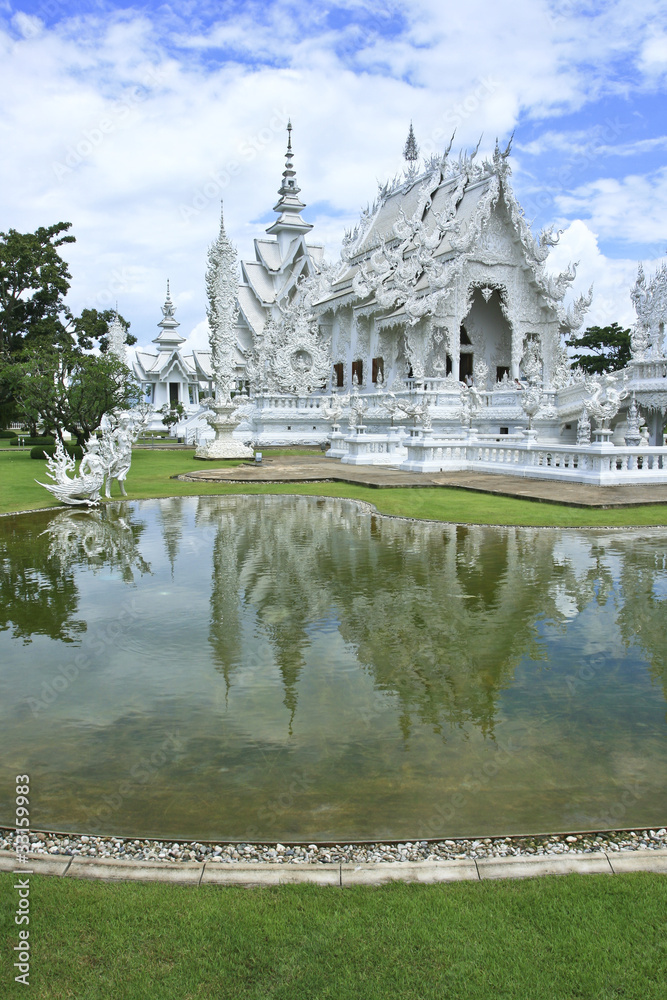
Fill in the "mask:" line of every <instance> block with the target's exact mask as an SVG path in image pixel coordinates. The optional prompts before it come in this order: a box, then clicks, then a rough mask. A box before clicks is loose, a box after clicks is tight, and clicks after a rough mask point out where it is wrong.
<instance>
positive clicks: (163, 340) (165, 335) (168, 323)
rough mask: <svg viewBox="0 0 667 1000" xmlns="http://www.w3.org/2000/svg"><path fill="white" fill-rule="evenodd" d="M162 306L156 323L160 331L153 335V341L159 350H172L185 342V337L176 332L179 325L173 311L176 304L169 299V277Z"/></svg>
mask: <svg viewBox="0 0 667 1000" xmlns="http://www.w3.org/2000/svg"><path fill="white" fill-rule="evenodd" d="M161 308H162V319H161V320H160V322H159V323H158V326H159V327H160V333H158V335H157V337H154V339H153V343H154V344H157V346H158V350H160V351H173V350H174V349H175V348H176V347H179V346H180V345H181V344H183V343H185V340H186V338H185V337H182V336H181V335H180V333H177V332H176V331H177V330H178V327H179V326H180V325H181V324H180V323H179V322H178V320H177V319H176V317H175V316H174V313H175V312H176V306H175V305H174V303H173V302H172V301H171V294H170V292H169V279H167V297H166V299H165V300H164V305H163V306H162V307H161Z"/></svg>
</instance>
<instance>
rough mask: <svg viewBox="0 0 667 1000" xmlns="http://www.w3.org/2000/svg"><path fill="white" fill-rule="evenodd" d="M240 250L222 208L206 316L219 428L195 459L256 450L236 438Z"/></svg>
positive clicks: (212, 404)
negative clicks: (234, 394) (234, 397)
mask: <svg viewBox="0 0 667 1000" xmlns="http://www.w3.org/2000/svg"><path fill="white" fill-rule="evenodd" d="M236 271H237V259H236V250H235V249H234V246H233V245H232V243H231V241H230V240H229V238H228V236H227V233H226V232H225V224H224V219H223V215H222V210H221V211H220V233H219V235H218V238H217V240H216V241H215V242H214V243H212V244H211V246H210V248H209V251H208V268H207V270H206V295H207V297H208V308H207V310H206V315H207V317H208V325H209V343H210V345H211V365H212V368H213V372H214V374H215V398H214V399H212V398H210V397H209V398H207V399H206V400H204V402H205V403H206V404H207V405H208V407H209V410H210V412H209V413H207V415H206V420H207V423H208V424H210V426H211V427H212V428H213V430H214V431H215V438H214V440H213V441H211V442H208V443H206V444H202V445H200V447H199V448H197V450H196V452H195V458H205V459H217V458H252V455H253V450H252V448H250V447H248V446H247V445H245V444H243V443H242V442H240V441H236V440H235V439H234V438H233V437H232V431H233V430H234V428H235V427H236V426H237V423H238V416H237V415H235V413H236V410H237V406H236V405H235V404H234V403H233V402H232V396H231V392H232V388H233V385H234V381H235V371H234V360H233V359H234V353H235V348H236V320H237V317H238V308H239V307H238V302H237V292H238V278H237V273H236Z"/></svg>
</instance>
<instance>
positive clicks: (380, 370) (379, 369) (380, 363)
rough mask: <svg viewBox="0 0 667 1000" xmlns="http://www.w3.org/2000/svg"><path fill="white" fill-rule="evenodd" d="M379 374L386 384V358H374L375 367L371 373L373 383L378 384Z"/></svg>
mask: <svg viewBox="0 0 667 1000" xmlns="http://www.w3.org/2000/svg"><path fill="white" fill-rule="evenodd" d="M378 374H379V375H380V376H381V378H382V381H383V382H384V358H373V366H372V372H371V379H372V381H373V383H375V382H377V380H378Z"/></svg>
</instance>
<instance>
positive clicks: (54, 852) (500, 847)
mask: <svg viewBox="0 0 667 1000" xmlns="http://www.w3.org/2000/svg"><path fill="white" fill-rule="evenodd" d="M16 837H17V833H16V831H15V830H13V829H10V828H6V827H5V828H0V854H3V855H4V854H5V853H9V854H11V855H12V856H15V844H16ZM656 850H665V851H667V829H666V828H665V827H662V828H660V829H657V830H649V829H639V830H618V831H611V832H610V831H607V832H604V833H570V834H565V833H563V834H552V835H545V836H535V837H485V838H482V839H474V840H473V839H461V838H457V839H447V840H438V841H427V840H415V841H398V842H397V841H391V842H378V843H356V844H355V843H348V844H315V843H311V844H281V843H271V844H268V843H266V844H258V843H229V842H225V841H220V842H219V843H201V842H200V841H168V840H153V839H147V838H144V839H132V838H127V837H96V836H87V835H86V834H65V833H50V832H47V831H34V830H33V831H31V832H30V854H29V857H30V860H31V861H32V860H33V859H42V860H44V861H45V860H47V859H52V860H61V859H62V860H67V861H70V860H77V861H78V860H83V859H86V860H91V861H98V862H102V861H106V860H110V861H115V862H123V863H124V864H125V865H136V864H145V863H146V862H152V863H162V864H167V865H178V864H185V863H193V862H195V863H197V864H199V865H201V864H202V863H204V864H212V865H216V866H217V865H240V866H244V865H256V866H257V865H259V866H261V865H266V864H272V865H278V866H290V867H301V866H304V865H311V866H312V865H316V866H323V865H332V866H333V865H349V864H352V865H362V866H373V865H377V864H387V863H394V864H399V865H401V864H406V863H407V864H412V865H417V866H419V865H423V864H425V863H433V862H442V861H450V862H451V861H471V862H478V861H480V862H482V861H502V860H503V859H511V858H516V859H522V860H524V861H530V862H532V861H536V860H538V859H540V858H547V859H551V860H554V859H557V858H567V859H575V858H577V857H579V858H582V859H583V858H586V857H587V856H590V855H592V854H597V855H599V854H600V853H604V854H607V855H610V856H614V855H620V854H631V853H633V852H639V851H641V852H651V851H656Z"/></svg>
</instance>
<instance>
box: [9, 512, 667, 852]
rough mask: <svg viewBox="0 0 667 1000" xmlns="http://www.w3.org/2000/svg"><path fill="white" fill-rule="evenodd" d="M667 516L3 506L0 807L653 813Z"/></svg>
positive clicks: (411, 820)
mask: <svg viewBox="0 0 667 1000" xmlns="http://www.w3.org/2000/svg"><path fill="white" fill-rule="evenodd" d="M666 552H667V530H663V529H657V530H656V529H654V530H651V529H649V530H642V531H641V532H639V531H614V530H609V529H606V530H602V529H601V530H595V531H581V530H559V529H534V528H490V527H489V528H487V527H462V526H455V525H443V524H429V523H419V522H408V521H403V520H399V519H390V518H382V517H379V516H377V515H374V514H372V513H371V512H370V510H368V509H367V508H364V507H360V506H359V505H357V504H355V503H354V502H353V501H347V500H326V501H324V500H317V499H314V498H308V497H202V498H183V499H171V500H152V501H142V502H141V503H139V502H129V503H124V504H115V505H112V506H110V507H106V508H105V509H103V510H101V511H99V512H87V511H70V510H66V511H63V512H55V513H54V512H41V513H35V514H30V515H20V516H16V517H8V518H2V519H0V559H2V577H1V579H0V664H1V667H0V789H1V793H0V822H3V823H5V824H6V825H11V824H12V820H13V803H12V788H13V783H14V776H15V774H17V773H28V774H30V776H31V785H32V799H33V800H32V805H31V821H32V825H33V826H34V827H35V828H40V827H41V828H46V829H58V830H64V831H84V830H85V831H88V832H94V833H116V834H119V835H135V836H139V835H142V836H157V837H166V838H177V837H178V838H181V837H182V838H189V839H202V840H204V839H223V838H225V839H227V838H228V839H237V840H255V839H257V840H262V839H264V840H266V839H270V840H274V841H275V840H288V839H295V840H318V839H319V840H338V841H349V840H353V839H389V838H396V839H412V838H417V837H419V838H425V837H442V836H466V835H487V834H488V835H492V834H498V835H499V834H509V833H528V832H533V833H537V832H544V831H556V830H566V829H570V830H571V829H577V830H579V829H604V828H611V827H619V826H620V827H629V826H658V825H660V826H662V825H664V823H665V820H666V819H667V815H666V814H667V808H666V802H667V800H666V795H665V792H666V790H667V725H666V705H665V692H666V689H667V654H666V651H665V650H666V646H665V625H666V624H667V613H666V612H667V557H666Z"/></svg>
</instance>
